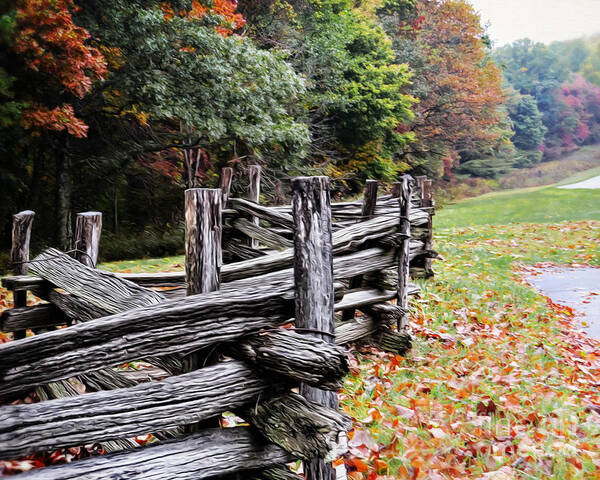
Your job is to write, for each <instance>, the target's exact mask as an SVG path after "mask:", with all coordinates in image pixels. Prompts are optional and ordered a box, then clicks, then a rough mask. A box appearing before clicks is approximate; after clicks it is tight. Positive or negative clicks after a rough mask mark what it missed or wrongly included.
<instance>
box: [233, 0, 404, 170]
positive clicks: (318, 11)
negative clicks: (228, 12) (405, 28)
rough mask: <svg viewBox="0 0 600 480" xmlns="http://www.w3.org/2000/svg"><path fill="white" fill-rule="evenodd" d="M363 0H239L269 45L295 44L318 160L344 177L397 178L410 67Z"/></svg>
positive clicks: (254, 32) (251, 28)
mask: <svg viewBox="0 0 600 480" xmlns="http://www.w3.org/2000/svg"><path fill="white" fill-rule="evenodd" d="M360 4H361V2H353V1H350V0H332V1H327V2H325V1H319V0H289V1H284V0H277V1H275V0H273V1H270V0H263V1H259V2H256V1H250V0H245V1H241V2H240V10H241V11H242V12H243V13H244V16H245V17H246V18H247V20H248V31H247V34H248V35H249V36H251V37H253V38H254V39H256V41H257V42H259V44H260V45H262V46H263V47H264V48H267V49H269V50H280V51H287V52H290V61H291V63H292V64H293V66H294V68H295V70H296V71H297V72H299V73H301V74H302V75H303V76H304V77H305V78H306V86H307V89H308V93H307V96H306V99H305V101H306V119H307V122H308V123H309V125H310V130H311V146H310V155H311V158H312V161H313V162H314V163H315V164H317V165H319V166H321V167H324V168H325V171H326V172H327V173H328V174H330V175H332V176H334V177H338V178H342V179H350V178H352V177H355V178H365V177H368V176H378V177H380V178H384V179H391V178H393V177H394V176H395V175H396V173H397V172H398V171H401V170H403V169H405V168H406V166H405V165H404V164H402V163H397V162H396V161H395V159H394V153H395V152H396V151H397V150H398V149H399V148H401V147H402V146H403V145H405V144H406V143H407V142H408V141H410V140H411V138H412V135H411V134H410V133H407V132H403V131H402V130H401V129H398V128H397V127H398V126H399V125H400V124H401V123H402V122H405V121H408V120H409V119H410V118H412V114H411V111H410V107H411V105H412V103H413V99H412V98H411V97H410V96H409V95H407V94H406V88H407V84H408V81H409V78H410V75H409V73H408V67H407V66H406V65H404V64H399V63H397V62H396V61H395V58H394V53H393V51H392V49H391V41H390V39H389V38H388V37H387V36H386V34H385V33H384V31H383V30H382V28H381V27H380V26H379V25H378V24H377V21H376V18H374V17H373V16H372V15H371V16H369V15H367V14H366V13H365V12H364V11H363V10H361V9H360V8H359V7H360Z"/></svg>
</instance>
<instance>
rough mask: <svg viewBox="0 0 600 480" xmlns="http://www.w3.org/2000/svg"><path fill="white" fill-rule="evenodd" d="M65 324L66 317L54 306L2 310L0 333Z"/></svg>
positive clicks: (43, 305) (44, 305)
mask: <svg viewBox="0 0 600 480" xmlns="http://www.w3.org/2000/svg"><path fill="white" fill-rule="evenodd" d="M66 323H67V317H66V316H65V315H64V314H63V313H62V312H61V311H60V310H59V309H58V308H57V307H56V306H54V305H51V304H48V303H44V304H40V305H33V306H31V307H19V308H10V309H8V310H4V311H3V312H2V315H1V316H0V331H2V332H14V331H17V330H25V329H27V328H32V329H34V328H50V327H55V326H57V325H65V324H66Z"/></svg>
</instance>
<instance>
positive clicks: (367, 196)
mask: <svg viewBox="0 0 600 480" xmlns="http://www.w3.org/2000/svg"><path fill="white" fill-rule="evenodd" d="M378 187H379V182H378V181H377V180H367V181H366V183H365V193H364V198H363V206H362V211H361V220H360V221H361V222H365V221H367V220H370V219H371V218H373V217H374V216H375V208H377V188H378ZM362 279H363V277H362V275H359V276H357V277H352V278H351V279H350V282H349V285H348V286H349V288H350V289H353V288H358V287H360V285H361V283H362ZM355 313H356V310H355V309H353V308H352V309H349V310H344V312H343V313H342V320H344V321H346V320H352V319H353V318H354V314H355Z"/></svg>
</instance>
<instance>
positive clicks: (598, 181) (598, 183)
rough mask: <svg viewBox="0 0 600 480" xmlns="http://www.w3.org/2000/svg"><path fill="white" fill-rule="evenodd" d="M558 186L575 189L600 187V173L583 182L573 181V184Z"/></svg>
mask: <svg viewBox="0 0 600 480" xmlns="http://www.w3.org/2000/svg"><path fill="white" fill-rule="evenodd" d="M557 188H565V189H569V190H570V189H574V188H600V175H598V176H597V177H592V178H588V179H587V180H584V181H583V182H577V183H572V184H571V185H562V186H560V187H557Z"/></svg>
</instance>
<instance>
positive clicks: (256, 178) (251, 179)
mask: <svg viewBox="0 0 600 480" xmlns="http://www.w3.org/2000/svg"><path fill="white" fill-rule="evenodd" d="M261 172H262V168H261V167H260V165H250V166H248V200H250V201H251V202H252V203H256V204H258V203H259V201H260V177H261ZM250 221H251V222H252V223H253V224H254V225H258V217H255V216H251V217H250ZM248 246H249V247H251V248H258V240H257V239H255V238H252V237H251V238H250V239H249V241H248Z"/></svg>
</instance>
